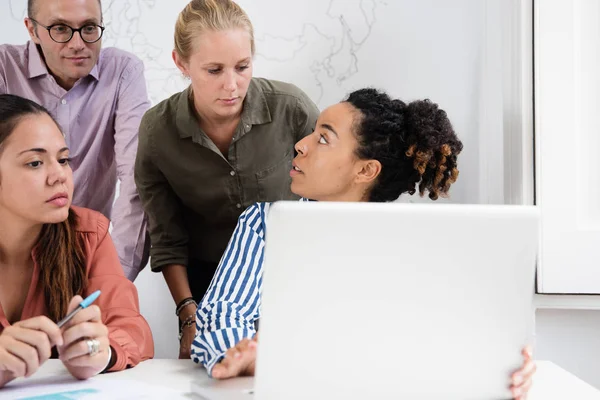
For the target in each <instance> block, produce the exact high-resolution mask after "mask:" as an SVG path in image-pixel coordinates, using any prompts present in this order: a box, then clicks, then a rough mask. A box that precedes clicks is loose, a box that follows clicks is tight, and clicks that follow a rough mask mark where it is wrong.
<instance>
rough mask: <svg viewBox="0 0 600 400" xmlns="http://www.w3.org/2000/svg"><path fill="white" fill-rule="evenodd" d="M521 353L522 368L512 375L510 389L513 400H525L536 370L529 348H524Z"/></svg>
mask: <svg viewBox="0 0 600 400" xmlns="http://www.w3.org/2000/svg"><path fill="white" fill-rule="evenodd" d="M521 353H522V354H523V366H522V367H521V369H519V370H518V371H516V372H515V373H514V374H513V375H512V385H511V387H510V390H511V391H512V394H513V397H514V398H515V400H525V399H527V393H528V392H529V388H531V384H532V377H533V374H534V373H535V370H536V366H535V362H534V361H533V357H532V350H531V347H530V346H527V347H525V348H524V349H523V351H522V352H521Z"/></svg>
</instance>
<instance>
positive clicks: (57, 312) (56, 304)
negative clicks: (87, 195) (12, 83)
mask: <svg viewBox="0 0 600 400" xmlns="http://www.w3.org/2000/svg"><path fill="white" fill-rule="evenodd" d="M72 198H73V174H72V170H71V167H70V166H69V149H68V147H67V146H66V142H65V138H64V136H63V134H62V132H61V130H60V128H59V127H58V125H57V123H56V122H55V121H54V120H53V119H52V117H51V116H50V114H49V113H48V111H47V110H46V109H44V108H43V107H41V106H39V105H38V104H36V103H34V102H32V101H30V100H26V99H23V98H21V97H17V96H12V95H0V221H2V223H1V224H0V276H1V277H2V278H1V279H0V388H1V387H2V386H4V385H5V384H6V383H8V382H10V381H11V380H13V379H15V378H18V377H29V376H31V375H32V374H33V373H35V371H36V370H37V369H38V368H39V367H40V365H42V364H43V363H44V362H45V361H46V360H48V358H50V357H58V358H60V360H61V361H62V362H63V363H64V365H65V367H66V368H67V370H69V372H70V373H71V374H72V375H73V376H74V377H76V378H78V379H86V378H89V377H91V376H93V375H96V374H98V373H100V372H104V371H119V370H122V369H125V368H127V367H133V366H135V365H137V364H138V363H139V362H140V361H143V360H145V359H148V358H151V357H152V356H153V355H154V346H153V340H152V334H151V332H150V328H149V326H148V324H147V323H146V321H145V320H144V318H143V317H142V316H141V315H140V313H139V304H138V298H137V291H136V289H135V286H134V285H133V284H132V283H131V282H130V281H128V280H127V279H126V278H125V276H124V275H123V270H122V268H121V266H120V264H119V258H118V256H117V253H116V251H115V247H114V245H113V243H112V240H111V238H110V236H109V234H108V226H109V221H108V220H107V219H106V218H105V217H103V216H102V215H101V214H99V213H97V212H95V211H91V210H88V209H83V208H78V207H74V206H71V200H72ZM96 291H101V292H102V293H101V294H100V296H99V297H97V299H96V300H95V301H94V304H92V305H89V304H88V303H89V302H91V301H92V300H93V298H94V296H97V293H95V294H94V295H92V293H94V292H96ZM90 295H92V296H90ZM82 296H84V297H88V296H89V297H88V299H86V301H85V302H84V301H83V298H82ZM82 302H83V304H82ZM80 305H81V309H79V310H78V311H77V312H75V313H73V315H69V318H70V319H69V318H65V320H66V322H64V321H61V324H60V325H61V327H60V328H59V325H57V323H56V322H57V321H59V320H62V319H63V318H64V317H65V316H67V315H68V314H71V313H72V312H73V311H74V310H76V309H77V308H78V307H79V306H80ZM88 305H89V307H88ZM62 322H64V325H63V324H62Z"/></svg>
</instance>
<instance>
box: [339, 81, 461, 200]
mask: <svg viewBox="0 0 600 400" xmlns="http://www.w3.org/2000/svg"><path fill="white" fill-rule="evenodd" d="M344 101H345V102H347V103H350V104H351V105H352V106H354V108H356V110H357V111H358V113H357V114H359V116H358V117H357V118H356V120H355V122H354V133H355V135H356V137H357V138H358V143H359V145H358V148H357V150H356V152H357V155H358V157H359V158H361V159H373V160H378V161H379V162H380V163H381V166H382V168H381V172H380V174H379V176H378V177H377V180H376V182H375V184H374V186H373V187H372V188H371V192H370V194H369V201H373V202H385V201H394V200H396V199H398V197H400V195H402V194H403V193H409V194H411V195H413V194H415V193H416V191H417V185H418V190H419V194H420V195H421V196H424V194H425V191H427V192H429V198H430V199H432V200H437V198H438V197H439V196H447V194H448V190H449V189H450V185H452V183H454V182H455V181H456V179H457V178H458V169H457V163H456V158H457V156H458V154H459V153H460V152H461V151H462V148H463V145H462V142H461V141H460V140H459V139H458V137H457V136H456V133H454V129H453V128H452V124H451V123H450V120H449V119H448V116H447V115H446V112H445V111H444V110H442V109H440V108H439V107H438V105H437V104H435V103H432V102H431V101H430V100H417V101H413V102H412V103H409V104H406V103H404V102H403V101H401V100H395V99H392V98H390V96H389V95H387V94H386V93H384V92H381V91H378V90H376V89H372V88H367V89H360V90H357V91H355V92H352V93H350V95H349V96H348V98H347V99H346V100H344Z"/></svg>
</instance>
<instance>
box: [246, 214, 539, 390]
mask: <svg viewBox="0 0 600 400" xmlns="http://www.w3.org/2000/svg"><path fill="white" fill-rule="evenodd" d="M538 218H539V216H538V212H537V210H536V209H535V208H534V207H525V206H476V205H442V204H435V205H434V204H419V205H417V204H399V203H388V204H376V203H327V202H319V203H317V202H311V203H303V202H279V203H276V204H275V205H273V206H272V208H271V209H270V212H269V215H268V220H267V243H266V253H265V262H266V264H265V271H264V286H263V297H262V317H261V321H260V345H259V347H258V357H257V371H256V381H255V396H256V399H257V400H271V399H273V400H275V399H277V400H279V399H334V398H336V399H337V398H339V399H384V398H394V399H411V400H415V399H444V400H452V399H460V400H469V399H477V400H482V399H508V398H510V397H511V396H510V392H509V390H508V386H509V382H510V380H509V375H510V374H511V372H513V371H514V370H516V369H517V368H518V367H519V366H520V365H521V363H522V356H521V354H520V350H521V348H522V347H523V346H524V345H525V344H527V343H528V342H529V341H530V339H531V336H532V331H533V318H534V317H533V309H532V300H533V293H534V275H535V261H536V253H537V245H538V225H539V221H538Z"/></svg>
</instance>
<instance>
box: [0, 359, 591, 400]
mask: <svg viewBox="0 0 600 400" xmlns="http://www.w3.org/2000/svg"><path fill="white" fill-rule="evenodd" d="M537 365H538V371H537V373H536V375H535V377H534V385H533V388H532V390H531V392H530V396H529V399H528V400H559V399H560V400H566V399H576V400H588V399H600V391H599V390H597V389H595V388H594V387H592V386H590V385H588V384H587V383H585V382H584V381H582V380H581V379H579V378H577V377H575V376H574V375H572V374H570V373H569V372H567V371H565V370H563V369H562V368H560V367H558V366H557V365H555V364H553V363H551V362H547V361H538V362H537ZM66 375H68V372H67V371H66V370H65V369H64V367H63V366H62V364H61V362H60V361H59V360H49V361H48V362H46V363H45V364H44V365H43V366H42V368H41V369H40V370H39V371H38V372H37V373H36V374H35V375H33V376H32V377H30V378H28V379H18V380H15V381H13V382H11V383H9V384H8V385H7V386H6V387H4V388H3V389H0V399H5V398H6V399H10V398H11V392H13V391H14V390H15V389H17V388H18V387H20V388H23V387H24V386H28V385H34V384H35V382H36V381H38V380H39V381H40V382H41V381H45V382H46V383H47V382H48V378H51V377H59V376H62V377H65V376H66ZM92 379H93V380H94V381H100V380H114V379H125V380H134V381H141V382H145V383H149V384H150V383H151V384H153V385H159V386H165V387H168V388H170V389H175V390H177V391H178V392H181V394H182V395H185V397H187V398H190V399H195V398H196V397H195V396H193V395H192V394H191V393H192V392H191V382H192V381H194V380H195V381H197V382H201V384H202V385H206V386H211V387H215V386H216V387H219V386H223V385H227V387H232V385H233V386H235V387H239V388H240V389H243V388H251V387H252V383H253V378H238V379H236V380H233V381H231V380H230V381H221V382H219V381H215V380H212V379H210V378H208V376H207V375H206V372H205V370H204V369H203V368H201V367H199V366H197V365H195V364H194V363H193V362H192V361H191V360H166V359H164V360H148V361H145V362H143V363H141V364H139V365H138V366H137V367H135V368H133V369H129V370H126V371H122V372H116V373H110V374H104V375H99V376H97V377H94V378H92ZM63 382H64V380H63ZM240 398H241V399H245V400H247V399H248V395H244V394H243V393H242V392H241V391H240Z"/></svg>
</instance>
